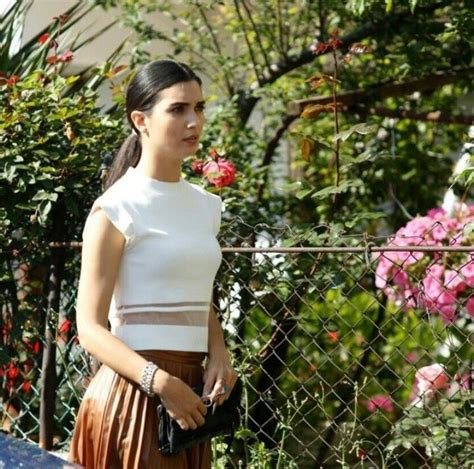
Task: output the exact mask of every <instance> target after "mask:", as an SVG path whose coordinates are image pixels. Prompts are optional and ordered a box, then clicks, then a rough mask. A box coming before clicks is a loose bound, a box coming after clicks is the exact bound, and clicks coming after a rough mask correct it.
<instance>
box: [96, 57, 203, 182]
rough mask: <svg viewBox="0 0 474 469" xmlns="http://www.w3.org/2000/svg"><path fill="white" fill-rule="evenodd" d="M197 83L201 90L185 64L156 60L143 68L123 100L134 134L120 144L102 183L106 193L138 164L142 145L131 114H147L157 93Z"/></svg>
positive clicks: (154, 102) (198, 81) (132, 81)
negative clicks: (185, 84) (129, 169)
mask: <svg viewBox="0 0 474 469" xmlns="http://www.w3.org/2000/svg"><path fill="white" fill-rule="evenodd" d="M186 81H196V82H197V83H198V84H199V86H202V80H201V79H200V78H199V77H198V76H197V75H196V74H195V73H194V72H193V71H192V70H191V69H190V68H189V67H188V66H187V65H186V64H184V63H182V62H176V61H174V60H155V61H154V62H150V63H148V64H146V65H145V66H143V67H142V68H141V69H140V70H139V71H138V72H137V73H136V75H135V76H134V77H133V78H132V80H131V81H130V83H129V85H128V89H127V97H126V111H127V119H128V122H129V123H130V126H131V127H132V129H133V132H132V133H131V134H130V135H129V136H128V138H127V139H126V140H125V142H123V143H122V146H121V147H120V150H119V152H118V153H117V155H116V156H115V158H114V160H113V162H112V165H111V166H110V169H108V170H107V172H106V175H105V177H104V179H103V181H104V182H103V190H104V191H105V190H107V189H108V188H109V187H110V186H111V185H112V184H113V183H114V182H115V181H117V179H120V178H121V177H122V176H123V175H124V174H125V173H126V172H127V169H128V168H129V167H130V166H133V167H135V166H136V165H137V164H138V162H139V161H140V157H141V154H142V145H141V141H140V133H139V132H138V130H137V129H136V128H135V125H134V124H133V122H132V119H131V117H130V116H131V114H132V112H133V111H141V112H143V113H145V114H146V113H149V112H151V110H152V109H153V106H154V105H155V104H156V102H157V101H158V98H159V93H160V91H161V90H163V89H165V88H169V87H171V86H173V85H176V84H177V83H182V82H186Z"/></svg>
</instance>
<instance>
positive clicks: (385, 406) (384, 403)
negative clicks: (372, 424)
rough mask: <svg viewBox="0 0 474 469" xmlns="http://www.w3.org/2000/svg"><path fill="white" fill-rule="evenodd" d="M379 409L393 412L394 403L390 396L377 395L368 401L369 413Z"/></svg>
mask: <svg viewBox="0 0 474 469" xmlns="http://www.w3.org/2000/svg"><path fill="white" fill-rule="evenodd" d="M377 409H380V410H384V411H386V412H393V411H394V410H395V409H394V408H393V402H392V399H391V398H390V396H386V395H385V394H376V395H375V396H372V397H370V398H369V400H368V401H367V410H368V411H369V412H375V411H376V410H377Z"/></svg>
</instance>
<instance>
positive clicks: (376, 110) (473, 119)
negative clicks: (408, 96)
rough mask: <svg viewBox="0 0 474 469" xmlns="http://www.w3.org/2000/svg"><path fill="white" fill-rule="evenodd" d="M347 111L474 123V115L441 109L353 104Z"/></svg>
mask: <svg viewBox="0 0 474 469" xmlns="http://www.w3.org/2000/svg"><path fill="white" fill-rule="evenodd" d="M344 111H346V112H361V113H366V114H372V115H374V116H382V117H393V118H395V119H412V120H416V121H426V122H436V123H438V124H459V125H472V124H474V115H459V116H451V115H449V114H446V113H443V112H441V111H428V112H412V111H406V110H405V109H397V110H392V109H387V108H384V107H371V108H365V107H362V106H352V107H347V108H346V109H344Z"/></svg>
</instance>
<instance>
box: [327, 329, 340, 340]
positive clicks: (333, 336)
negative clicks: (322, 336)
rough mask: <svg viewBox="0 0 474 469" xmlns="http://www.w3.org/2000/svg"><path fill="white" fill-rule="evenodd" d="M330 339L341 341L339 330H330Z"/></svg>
mask: <svg viewBox="0 0 474 469" xmlns="http://www.w3.org/2000/svg"><path fill="white" fill-rule="evenodd" d="M328 339H329V340H330V341H331V342H338V341H339V331H329V332H328Z"/></svg>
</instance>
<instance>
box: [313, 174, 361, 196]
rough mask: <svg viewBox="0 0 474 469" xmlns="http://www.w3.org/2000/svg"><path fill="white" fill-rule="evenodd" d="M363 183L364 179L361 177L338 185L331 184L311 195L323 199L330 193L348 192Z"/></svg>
mask: <svg viewBox="0 0 474 469" xmlns="http://www.w3.org/2000/svg"><path fill="white" fill-rule="evenodd" d="M361 185H362V181H361V180H360V179H356V180H353V181H343V182H341V183H340V184H339V185H338V186H329V187H325V188H324V189H321V190H320V191H318V192H315V193H314V194H313V195H312V196H311V197H312V198H314V199H322V198H324V197H327V196H328V195H332V194H341V193H342V192H347V191H348V190H349V189H352V188H355V187H360V186H361Z"/></svg>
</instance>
